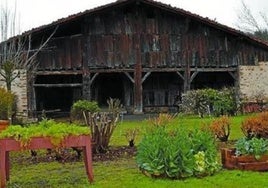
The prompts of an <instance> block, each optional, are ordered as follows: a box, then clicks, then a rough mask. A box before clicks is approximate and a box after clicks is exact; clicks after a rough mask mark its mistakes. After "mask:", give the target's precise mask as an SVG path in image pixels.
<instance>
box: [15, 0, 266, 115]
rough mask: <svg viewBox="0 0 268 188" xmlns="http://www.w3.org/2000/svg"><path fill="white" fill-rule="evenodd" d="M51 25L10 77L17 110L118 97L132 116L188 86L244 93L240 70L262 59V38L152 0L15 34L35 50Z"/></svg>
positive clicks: (166, 107)
mask: <svg viewBox="0 0 268 188" xmlns="http://www.w3.org/2000/svg"><path fill="white" fill-rule="evenodd" d="M56 27H57V30H56V33H55V34H54V35H53V37H52V38H51V39H50V41H49V43H48V45H47V46H46V47H45V48H44V49H42V50H41V51H40V52H39V54H38V56H37V59H36V69H35V71H34V72H33V73H31V76H29V75H28V73H27V72H24V74H21V76H20V78H18V79H19V80H18V81H17V86H18V87H20V90H18V91H20V92H18V95H19V101H20V103H19V104H20V105H21V106H20V109H21V110H22V111H24V112H25V113H27V114H28V115H30V116H31V115H33V114H34V113H35V112H37V111H42V110H54V109H60V110H61V111H62V112H68V111H69V110H70V107H71V105H72V104H73V102H74V101H77V100H78V99H82V98H83V99H89V100H95V101H97V102H98V103H99V105H100V106H106V105H107V104H106V100H107V99H108V98H109V97H111V98H118V99H120V100H121V102H122V104H123V106H124V108H125V110H126V111H127V112H128V113H135V114H137V113H146V112H159V111H170V110H174V102H175V98H176V96H180V95H181V94H182V93H183V92H186V91H188V90H190V89H197V88H206V87H211V88H222V87H224V86H234V87H235V88H236V89H237V91H239V90H240V86H241V85H242V86H243V87H246V88H245V89H244V90H245V91H246V92H245V95H246V94H249V93H250V91H248V90H247V89H249V88H250V87H253V86H252V85H250V86H246V85H245V83H247V76H245V75H247V74H248V73H249V72H251V71H253V70H254V69H255V68H256V67H259V62H265V61H267V60H268V44H267V43H265V42H263V41H261V40H258V39H256V38H254V37H252V36H248V35H246V34H244V33H242V32H240V31H237V30H235V29H233V28H230V27H227V26H225V25H222V24H220V23H217V22H215V21H212V20H210V19H208V18H203V17H201V16H199V15H196V14H193V13H191V12H188V11H185V10H183V9H179V8H174V7H171V6H169V5H166V4H163V3H160V2H156V1H152V0H119V1H116V2H114V3H111V4H107V5H104V6H101V7H97V8H95V9H91V10H86V11H84V12H81V13H78V14H75V15H71V16H69V17H66V18H63V19H59V20H57V21H55V22H52V23H50V24H48V25H44V26H41V27H38V28H34V29H32V30H30V31H27V32H25V33H23V34H22V35H25V36H26V35H31V39H32V41H31V43H32V44H31V46H32V47H33V48H35V46H36V44H39V42H40V41H41V40H44V39H45V38H46V37H48V36H49V35H50V34H51V33H52V32H53V31H54V29H55V28H56ZM262 66H264V67H265V68H263V69H260V70H259V69H258V70H259V72H260V71H263V70H267V71H268V69H267V64H265V63H263V64H262ZM240 71H243V73H242V74H241V72H240ZM243 75H244V76H243ZM249 75H250V74H249ZM263 76H264V74H262V76H261V78H262V79H261V80H260V79H257V80H259V81H260V82H263ZM264 78H265V77H264ZM267 79H268V78H267ZM251 80H252V78H251ZM253 85H254V84H253ZM14 87H15V86H14ZM259 87H262V86H261V85H260V86H259ZM267 87H268V86H267ZM14 90H16V89H14ZM238 93H239V92H238Z"/></svg>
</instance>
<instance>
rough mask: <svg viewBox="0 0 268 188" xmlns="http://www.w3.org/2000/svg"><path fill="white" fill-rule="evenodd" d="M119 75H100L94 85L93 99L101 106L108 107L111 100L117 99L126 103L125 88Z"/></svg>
mask: <svg viewBox="0 0 268 188" xmlns="http://www.w3.org/2000/svg"><path fill="white" fill-rule="evenodd" d="M122 79H123V78H122V75H121V74H119V73H107V74H100V75H99V76H98V77H97V78H96V80H95V81H94V84H93V88H94V89H93V98H94V99H95V100H97V102H98V104H99V105H100V106H107V100H108V99H109V98H117V99H119V100H120V101H121V103H124V100H123V99H124V97H123V96H124V86H123V80H122Z"/></svg>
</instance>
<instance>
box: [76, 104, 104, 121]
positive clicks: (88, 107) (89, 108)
mask: <svg viewBox="0 0 268 188" xmlns="http://www.w3.org/2000/svg"><path fill="white" fill-rule="evenodd" d="M99 111H100V108H99V106H98V103H97V102H96V101H89V100H78V101H76V102H75V103H74V104H73V105H72V108H71V116H72V118H73V119H76V120H81V119H83V112H91V113H94V112H99Z"/></svg>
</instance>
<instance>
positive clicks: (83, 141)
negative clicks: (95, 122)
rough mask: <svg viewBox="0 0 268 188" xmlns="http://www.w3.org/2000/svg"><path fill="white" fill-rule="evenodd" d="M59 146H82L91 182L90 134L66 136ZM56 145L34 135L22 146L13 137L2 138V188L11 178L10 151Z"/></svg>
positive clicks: (0, 155) (45, 138)
mask: <svg viewBox="0 0 268 188" xmlns="http://www.w3.org/2000/svg"><path fill="white" fill-rule="evenodd" d="M59 147H65V148H70V147H81V148H83V154H84V163H85V168H86V173H87V176H88V179H89V181H90V182H93V170H92V149H91V138H90V136H89V135H80V136H69V137H66V138H64V140H63V141H62V142H61V144H60V145H59ZM52 148H55V146H54V145H53V144H52V143H51V140H50V138H48V137H34V138H32V139H31V140H30V142H29V144H27V146H26V147H25V146H22V145H21V143H20V142H19V141H16V140H15V139H13V138H6V139H0V179H1V188H4V187H6V181H7V180H9V165H10V164H9V152H10V151H21V150H25V149H27V150H37V149H52Z"/></svg>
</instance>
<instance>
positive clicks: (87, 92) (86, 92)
mask: <svg viewBox="0 0 268 188" xmlns="http://www.w3.org/2000/svg"><path fill="white" fill-rule="evenodd" d="M82 92H83V99H86V100H91V80H90V74H89V73H84V74H83V88H82Z"/></svg>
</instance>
